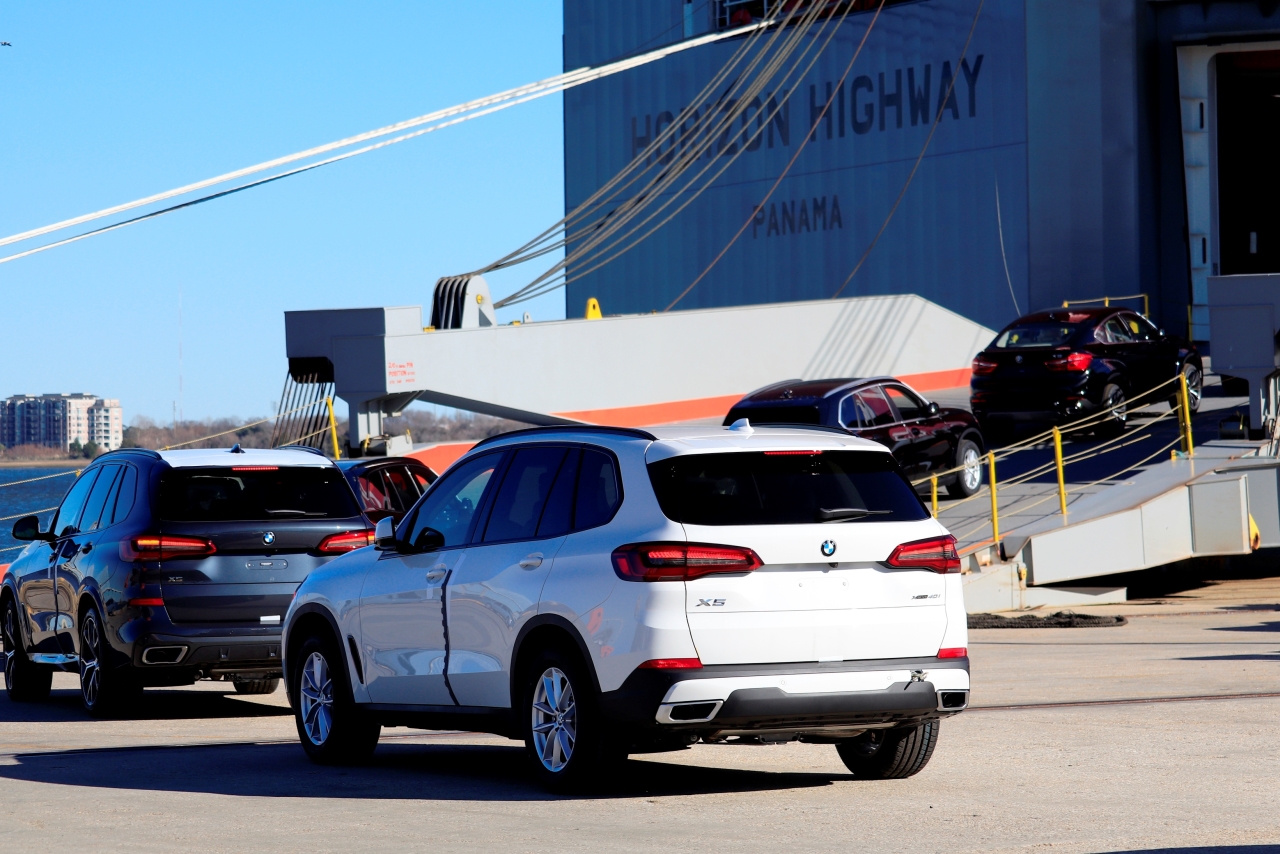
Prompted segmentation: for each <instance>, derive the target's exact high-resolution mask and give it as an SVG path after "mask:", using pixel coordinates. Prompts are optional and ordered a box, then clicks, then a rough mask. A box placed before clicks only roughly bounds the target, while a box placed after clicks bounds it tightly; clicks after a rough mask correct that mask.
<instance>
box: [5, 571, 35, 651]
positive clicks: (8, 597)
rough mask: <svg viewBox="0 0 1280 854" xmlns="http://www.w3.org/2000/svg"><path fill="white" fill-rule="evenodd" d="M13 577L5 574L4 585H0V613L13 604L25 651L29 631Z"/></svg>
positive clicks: (29, 639) (29, 640)
mask: <svg viewBox="0 0 1280 854" xmlns="http://www.w3.org/2000/svg"><path fill="white" fill-rule="evenodd" d="M12 579H13V576H12V575H10V574H8V573H7V572H6V574H5V579H4V583H3V584H0V613H3V609H4V608H7V607H8V605H9V603H10V602H13V604H14V608H15V609H16V610H17V612H18V635H19V636H20V639H21V640H22V647H23V650H24V651H25V650H26V649H27V648H29V647H30V646H31V630H30V628H29V627H28V626H27V615H26V612H25V610H24V609H23V608H22V607H21V606H19V605H18V591H17V590H16V589H15V587H14V583H13V580H12Z"/></svg>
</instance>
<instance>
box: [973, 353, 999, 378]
mask: <svg viewBox="0 0 1280 854" xmlns="http://www.w3.org/2000/svg"><path fill="white" fill-rule="evenodd" d="M998 367H1000V366H999V365H997V364H996V363H995V362H989V361H987V360H986V359H984V358H982V357H981V356H974V357H973V372H974V373H975V374H977V375H978V376H983V375H985V374H994V373H995V371H996V368H998Z"/></svg>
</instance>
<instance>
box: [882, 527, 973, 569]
mask: <svg viewBox="0 0 1280 854" xmlns="http://www.w3.org/2000/svg"><path fill="white" fill-rule="evenodd" d="M885 563H887V564H888V565H889V566H897V567H902V568H903V569H931V570H933V571H934V572H938V573H944V574H945V573H950V572H959V571H960V554H959V553H958V552H957V551H956V538H955V537H953V536H951V535H950V534H948V535H947V536H945V537H930V538H929V539H927V540H915V541H913V542H910V543H903V544H902V545H900V546H898V547H897V548H896V549H894V550H893V554H891V555H889V559H888V560H887V561H885Z"/></svg>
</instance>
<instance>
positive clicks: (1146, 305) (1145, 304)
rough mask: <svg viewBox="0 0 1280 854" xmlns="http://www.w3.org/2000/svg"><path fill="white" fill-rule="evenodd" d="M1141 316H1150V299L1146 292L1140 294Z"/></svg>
mask: <svg viewBox="0 0 1280 854" xmlns="http://www.w3.org/2000/svg"><path fill="white" fill-rule="evenodd" d="M1142 316H1143V317H1150V316H1151V299H1150V298H1149V297H1148V296H1147V295H1146V294H1143V295H1142Z"/></svg>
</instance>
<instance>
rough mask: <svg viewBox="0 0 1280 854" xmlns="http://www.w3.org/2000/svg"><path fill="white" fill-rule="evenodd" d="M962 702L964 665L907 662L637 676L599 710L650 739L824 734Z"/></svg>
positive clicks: (943, 713) (918, 717)
mask: <svg viewBox="0 0 1280 854" xmlns="http://www.w3.org/2000/svg"><path fill="white" fill-rule="evenodd" d="M968 701H969V662H968V659H938V658H911V659H892V660H885V661H863V662H840V663H838V664H817V663H810V664H789V665H757V666H736V665H735V666H713V667H704V668H701V669H699V670H686V671H665V672H663V671H643V670H637V671H636V672H635V673H633V674H632V675H631V676H630V677H628V679H627V681H626V682H625V683H623V685H622V687H621V688H619V689H618V690H617V691H611V692H608V693H606V694H604V695H603V696H602V708H603V710H604V712H605V714H606V715H607V716H609V717H610V718H612V719H613V720H614V721H615V723H617V724H621V725H624V726H628V727H631V728H637V729H641V730H648V731H650V732H652V733H654V734H659V733H670V734H680V733H683V734H687V735H698V736H708V735H726V734H751V733H769V732H789V733H796V734H801V735H803V734H810V735H814V736H822V735H823V734H824V733H826V734H832V733H836V732H838V731H842V730H843V731H850V730H856V729H860V728H876V727H884V726H895V725H901V724H913V723H918V722H920V721H923V720H928V719H931V718H940V717H947V716H950V715H953V714H956V713H957V712H960V711H962V710H963V709H964V708H966V707H967V706H968Z"/></svg>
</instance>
